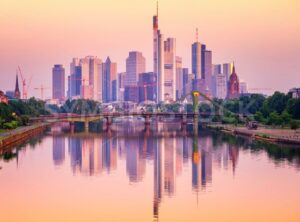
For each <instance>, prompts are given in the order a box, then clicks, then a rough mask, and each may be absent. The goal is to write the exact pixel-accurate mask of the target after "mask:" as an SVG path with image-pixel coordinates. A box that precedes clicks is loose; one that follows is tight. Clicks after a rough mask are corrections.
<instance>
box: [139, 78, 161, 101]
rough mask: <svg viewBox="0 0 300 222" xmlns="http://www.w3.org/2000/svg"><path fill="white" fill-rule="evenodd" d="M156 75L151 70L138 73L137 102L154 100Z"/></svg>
mask: <svg viewBox="0 0 300 222" xmlns="http://www.w3.org/2000/svg"><path fill="white" fill-rule="evenodd" d="M156 81H157V79H156V75H155V74H154V73H153V72H148V73H142V74H140V75H139V83H138V86H139V102H145V101H153V102H155V101H156V91H157V90H156V84H157V82H156Z"/></svg>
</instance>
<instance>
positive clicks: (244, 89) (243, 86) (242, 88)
mask: <svg viewBox="0 0 300 222" xmlns="http://www.w3.org/2000/svg"><path fill="white" fill-rule="evenodd" d="M239 87H240V95H241V96H242V95H246V94H248V86H247V83H246V82H244V81H240V86H239Z"/></svg>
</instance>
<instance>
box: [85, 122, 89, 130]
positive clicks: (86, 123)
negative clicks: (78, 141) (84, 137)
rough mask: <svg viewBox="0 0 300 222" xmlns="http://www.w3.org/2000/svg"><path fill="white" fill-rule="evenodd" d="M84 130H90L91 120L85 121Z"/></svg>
mask: <svg viewBox="0 0 300 222" xmlns="http://www.w3.org/2000/svg"><path fill="white" fill-rule="evenodd" d="M84 130H85V131H86V132H88V131H89V121H87V120H86V121H84Z"/></svg>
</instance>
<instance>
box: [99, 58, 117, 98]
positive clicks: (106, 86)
mask: <svg viewBox="0 0 300 222" xmlns="http://www.w3.org/2000/svg"><path fill="white" fill-rule="evenodd" d="M102 78H103V80H102V81H103V87H102V96H103V102H105V103H108V102H111V101H115V100H116V92H114V90H116V87H113V81H114V80H116V79H117V63H112V62H111V60H110V58H109V57H107V59H106V61H105V63H103V67H102Z"/></svg>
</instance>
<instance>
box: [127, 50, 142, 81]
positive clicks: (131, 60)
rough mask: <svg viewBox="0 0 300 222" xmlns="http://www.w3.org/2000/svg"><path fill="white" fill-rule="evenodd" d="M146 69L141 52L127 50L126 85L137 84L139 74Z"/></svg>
mask: <svg viewBox="0 0 300 222" xmlns="http://www.w3.org/2000/svg"><path fill="white" fill-rule="evenodd" d="M145 70H146V59H145V57H144V56H143V54H142V53H141V52H136V51H135V52H129V56H128V58H127V59H126V81H125V85H126V86H132V85H137V81H138V78H139V74H141V73H144V72H145Z"/></svg>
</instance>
